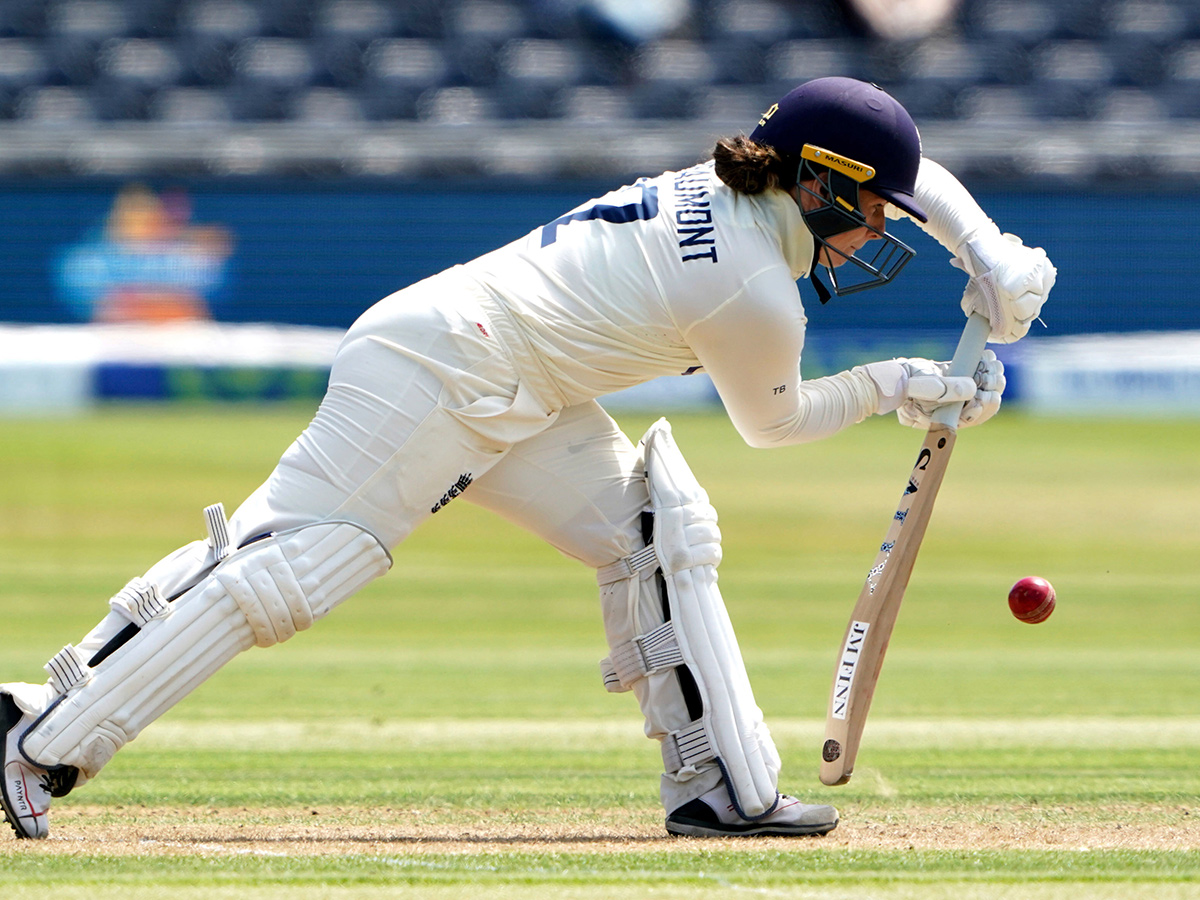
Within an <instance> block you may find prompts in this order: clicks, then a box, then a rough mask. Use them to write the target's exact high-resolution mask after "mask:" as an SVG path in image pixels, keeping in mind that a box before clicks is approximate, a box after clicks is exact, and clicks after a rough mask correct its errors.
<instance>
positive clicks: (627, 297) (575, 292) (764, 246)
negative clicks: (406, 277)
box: [459, 162, 877, 446]
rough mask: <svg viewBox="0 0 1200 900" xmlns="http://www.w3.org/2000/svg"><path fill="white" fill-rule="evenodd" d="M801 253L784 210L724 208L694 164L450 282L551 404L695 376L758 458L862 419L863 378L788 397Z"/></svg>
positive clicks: (796, 355) (787, 201) (754, 205)
mask: <svg viewBox="0 0 1200 900" xmlns="http://www.w3.org/2000/svg"><path fill="white" fill-rule="evenodd" d="M813 249H814V244H813V238H812V236H811V234H810V233H809V231H808V228H807V227H806V226H805V224H804V221H803V219H802V218H801V216H800V212H799V209H798V208H797V206H796V203H795V201H794V200H792V198H791V197H790V196H789V195H787V194H785V193H784V192H782V191H777V190H773V191H767V192H765V193H763V194H759V195H754V196H749V195H745V194H740V193H738V192H736V191H733V190H731V189H730V188H729V187H727V186H726V185H725V184H723V183H722V182H721V181H720V179H718V178H717V177H716V175H715V173H714V171H713V164H712V163H711V162H709V163H705V164H701V165H697V166H693V167H691V168H689V169H684V170H683V171H680V172H666V173H664V174H662V175H660V176H658V177H656V178H647V179H641V180H639V181H638V182H636V183H635V184H633V185H630V186H627V187H623V188H620V189H618V190H616V191H613V192H611V193H609V194H606V195H604V196H602V197H600V198H598V199H596V200H593V201H590V202H588V203H586V204H584V205H582V206H580V207H578V208H576V209H575V210H572V211H571V212H569V213H567V214H565V215H563V216H561V217H559V218H558V219H555V220H554V221H552V222H549V223H547V224H546V225H544V226H542V227H541V228H538V229H535V230H534V231H533V232H531V233H530V234H528V235H527V236H525V237H524V238H522V239H520V240H517V241H514V242H513V243H511V244H508V245H507V246H504V247H501V248H500V249H498V250H496V251H494V252H492V253H488V254H486V255H485V256H482V257H480V258H478V259H476V260H474V261H472V262H470V263H467V264H466V265H465V266H463V267H461V268H460V269H459V274H460V275H461V276H466V277H468V278H470V279H471V280H472V281H473V282H475V283H476V284H477V285H479V286H480V287H482V288H483V289H484V290H485V291H486V292H487V294H488V295H489V296H490V297H491V298H493V299H494V300H495V301H496V303H497V305H499V306H500V307H501V308H502V309H503V310H504V311H505V312H506V313H507V316H508V318H509V319H510V320H511V323H512V324H513V325H514V326H515V331H516V332H517V333H518V334H519V335H520V338H521V340H522V343H523V344H524V347H523V348H519V350H518V355H519V356H521V355H525V354H526V353H527V358H526V359H518V360H516V362H517V365H518V367H522V366H530V367H532V368H531V369H530V372H531V374H535V373H536V377H537V379H538V381H539V383H542V384H545V383H547V382H548V383H549V384H550V385H552V386H553V390H554V391H555V392H556V393H557V394H558V396H557V397H555V398H550V399H551V400H552V401H553V402H554V403H556V404H557V405H570V404H574V403H580V402H583V401H585V400H588V399H591V398H594V397H598V396H601V395H603V394H607V393H611V392H613V391H617V390H621V389H622V388H626V387H630V386H631V385H634V384H639V383H641V382H644V381H648V380H650V379H652V378H656V377H658V376H661V375H682V374H687V373H689V372H693V371H696V370H697V369H698V368H703V369H704V370H705V371H706V372H707V373H708V374H709V375H710V377H711V378H712V379H713V383H714V384H715V386H716V388H717V391H718V392H719V394H720V395H721V398H722V401H723V402H724V404H725V406H726V409H727V410H728V412H729V415H730V418H731V419H732V421H733V422H734V425H735V426H736V427H737V428H738V430H739V432H740V433H741V434H742V435H743V437H745V439H746V440H747V441H748V442H750V443H751V444H754V445H756V446H765V445H772V444H782V443H793V442H797V441H802V440H811V439H814V438H817V437H822V436H824V435H826V434H829V433H831V432H832V431H836V430H838V429H839V428H842V427H845V426H846V425H849V424H851V423H853V422H856V421H859V420H861V419H862V418H864V417H865V416H866V415H869V414H870V413H871V412H874V410H875V407H876V404H877V396H876V394H875V391H874V389H873V387H871V386H870V383H869V380H867V379H866V377H865V376H859V375H857V374H853V375H852V374H851V373H842V374H841V375H839V376H832V377H831V378H822V379H815V380H814V381H812V382H806V383H803V384H802V383H801V378H800V354H801V351H802V349H803V347H804V329H805V323H806V318H805V314H804V307H803V304H802V303H801V299H800V292H799V290H798V288H797V286H796V279H798V278H800V277H802V276H805V275H806V274H807V273H808V269H809V265H810V263H811V261H812V258H813ZM522 351H523V352H522Z"/></svg>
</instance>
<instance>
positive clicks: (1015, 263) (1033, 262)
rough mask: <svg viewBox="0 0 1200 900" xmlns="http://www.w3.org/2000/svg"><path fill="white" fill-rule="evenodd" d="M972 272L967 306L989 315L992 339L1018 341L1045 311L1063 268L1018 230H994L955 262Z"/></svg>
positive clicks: (960, 253) (969, 310)
mask: <svg viewBox="0 0 1200 900" xmlns="http://www.w3.org/2000/svg"><path fill="white" fill-rule="evenodd" d="M950 264H951V265H952V266H954V267H955V268H959V269H962V270H963V271H964V272H966V273H967V274H968V275H969V276H971V279H970V281H968V282H967V289H966V290H965V291H964V292H963V298H962V308H963V312H964V313H966V314H967V315H968V316H969V315H971V313H973V312H977V313H980V314H982V315H984V316H986V317H987V320H988V321H989V322H991V324H992V331H991V336H990V337H989V340H991V341H992V342H993V343H997V344H1011V343H1012V342H1013V341H1019V340H1020V339H1021V338H1023V337H1024V336H1025V335H1026V333H1027V332H1028V331H1029V326H1030V324H1031V323H1032V322H1033V320H1034V319H1036V318H1037V317H1038V315H1039V314H1040V313H1041V311H1042V304H1043V303H1045V302H1046V298H1047V297H1048V296H1049V294H1050V288H1052V287H1054V280H1055V278H1057V277H1058V270H1057V269H1055V268H1054V265H1053V263H1051V262H1050V259H1049V257H1047V256H1046V251H1045V250H1043V249H1042V248H1041V247H1026V246H1025V245H1024V244H1022V243H1021V239H1020V238H1019V237H1017V236H1016V235H1015V234H1003V235H1001V234H992V235H985V236H983V237H975V238H972V239H971V240H969V241H965V242H964V243H963V244H962V246H961V247H959V249H958V258H957V259H955V260H952V261H951V263H950Z"/></svg>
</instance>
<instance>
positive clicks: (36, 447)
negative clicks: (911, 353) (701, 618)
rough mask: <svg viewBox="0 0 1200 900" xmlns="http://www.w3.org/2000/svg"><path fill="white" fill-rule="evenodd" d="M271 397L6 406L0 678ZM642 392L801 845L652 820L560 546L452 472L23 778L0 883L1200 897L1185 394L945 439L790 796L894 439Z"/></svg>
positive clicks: (862, 560)
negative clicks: (174, 685) (662, 436)
mask: <svg viewBox="0 0 1200 900" xmlns="http://www.w3.org/2000/svg"><path fill="white" fill-rule="evenodd" d="M306 419H307V412H306V411H304V410H298V409H295V408H290V409H289V408H285V409H279V410H269V411H264V410H262V409H246V408H229V409H213V408H210V407H206V408H196V409H193V410H187V409H184V410H173V411H169V412H163V411H159V410H147V409H115V410H110V411H105V412H103V413H100V414H97V415H94V416H90V417H87V418H84V419H72V420H62V421H54V420H49V421H6V422H4V423H3V425H2V427H0V463H2V464H3V473H4V474H3V477H2V478H0V621H2V622H3V626H2V627H0V635H3V638H4V639H3V641H0V677H3V678H5V679H13V680H41V678H42V673H41V665H42V664H43V663H44V662H45V661H46V659H48V658H49V657H50V656H51V655H52V654H53V653H54V652H56V651H57V650H58V649H59V648H60V647H61V646H62V645H63V644H64V643H66V642H68V641H76V640H78V639H79V637H80V636H82V634H83V633H84V632H85V631H86V630H87V629H88V628H90V627H91V625H92V624H94V622H95V621H96V620H97V619H98V618H99V617H100V616H101V615H102V614H103V613H104V611H105V610H106V606H105V600H106V598H107V597H108V596H110V595H111V594H112V593H114V592H115V591H116V590H117V589H119V588H120V587H121V586H122V585H123V584H124V583H125V582H126V581H127V580H128V579H129V578H130V577H131V576H132V575H135V574H139V573H141V572H142V571H144V570H145V569H146V568H147V566H148V565H149V564H150V563H151V562H153V561H154V560H156V559H157V558H159V557H160V556H162V555H164V554H165V553H167V552H169V551H170V550H172V549H174V548H175V547H176V546H178V545H180V544H182V543H185V542H187V541H189V540H192V539H195V538H197V537H200V536H202V534H203V524H202V519H201V516H200V510H201V508H202V507H203V506H205V505H206V504H208V503H212V502H216V501H217V500H222V501H224V502H225V504H226V507H227V508H228V509H230V510H232V508H233V507H234V506H236V504H237V503H238V502H239V501H240V500H241V499H242V498H243V497H244V496H245V495H246V494H247V493H248V492H249V491H250V490H251V489H253V488H254V487H255V486H256V485H257V484H258V483H259V482H260V481H261V480H262V478H263V477H264V476H265V475H266V474H267V473H268V472H269V470H270V468H271V466H272V465H273V464H274V461H275V459H276V458H277V457H278V455H279V453H280V452H281V451H282V450H283V448H284V447H285V446H286V445H287V443H288V442H289V441H290V440H291V438H292V437H293V436H294V435H295V433H296V432H297V431H298V430H299V429H300V428H301V427H303V425H304V423H305V421H306ZM672 419H673V422H674V426H675V433H676V438H677V440H678V442H679V444H680V445H681V447H682V448H683V450H684V452H685V454H686V455H687V456H688V458H689V461H690V462H691V464H692V467H693V468H694V469H695V471H696V473H697V475H698V476H699V477H700V480H701V481H702V483H704V484H705V486H706V487H707V488H708V490H709V493H710V494H711V496H712V499H713V502H714V504H715V505H716V506H717V508H718V510H719V511H720V514H721V525H722V531H723V533H724V548H725V561H724V563H723V564H722V566H721V584H722V589H723V591H724V593H725V596H726V600H727V603H728V605H729V608H730V613H731V615H732V617H733V620H734V622H735V623H736V624H737V625H738V629H739V639H740V641H741V644H742V647H743V651H744V653H745V656H746V660H747V666H748V668H749V670H750V673H751V676H752V678H753V680H754V683H755V688H756V692H757V696H758V699H759V702H760V705H761V706H762V707H763V709H764V711H765V713H766V715H767V719H768V722H770V723H771V724H772V727H773V731H774V733H775V735H776V739H777V742H778V743H779V745H780V749H781V751H782V754H783V757H784V761H785V771H784V777H783V787H784V788H785V789H787V790H789V791H791V792H793V793H797V794H800V795H802V796H804V797H805V798H807V799H810V800H821V801H823V802H834V803H835V804H836V805H837V806H838V807H839V808H840V809H841V811H842V817H843V818H842V824H841V826H839V828H838V829H837V830H836V831H835V832H833V833H832V834H831V835H829V836H828V837H827V838H824V839H811V840H804V841H784V840H777V839H776V840H768V839H764V840H749V841H695V840H678V839H668V838H667V837H666V836H665V835H664V833H663V831H662V827H661V810H659V809H658V807H657V778H656V773H657V771H658V765H659V761H658V753H657V749H656V747H655V746H654V745H653V744H652V743H651V742H649V741H647V740H645V739H644V738H642V737H641V736H640V729H641V720H640V716H639V715H638V713H637V710H636V705H635V704H634V702H633V701H632V698H631V697H629V696H614V695H610V694H607V693H606V692H605V691H604V690H603V688H602V687H601V685H600V681H599V675H598V669H597V667H596V660H598V659H599V658H600V657H601V656H603V655H604V654H605V653H606V649H605V647H604V643H603V638H602V634H601V629H600V622H599V613H598V610H597V605H596V602H595V587H594V581H593V576H592V573H590V572H588V571H586V570H585V569H583V568H582V567H580V566H578V565H577V564H575V563H572V562H570V561H566V560H563V559H561V558H560V557H559V556H558V555H557V554H556V553H555V552H554V551H552V550H550V549H548V548H546V547H544V546H543V545H541V544H539V543H538V542H536V541H535V540H533V539H531V538H529V537H527V536H526V535H524V534H523V533H521V532H519V531H517V530H516V529H514V528H512V527H511V526H509V525H507V524H505V523H503V522H500V521H499V520H498V519H496V518H495V517H494V516H492V515H490V514H488V513H485V512H482V511H480V510H478V509H476V508H474V507H472V506H470V505H469V504H467V503H463V502H459V503H456V504H454V506H453V507H452V508H451V509H449V510H447V511H446V512H445V513H444V514H443V515H439V516H438V517H436V518H435V520H433V521H431V522H430V523H429V524H428V525H427V526H425V527H424V528H422V529H421V530H419V531H418V532H417V534H416V535H414V536H413V538H411V539H410V540H409V541H408V542H407V543H406V544H405V545H404V546H403V547H401V548H400V549H399V551H398V552H397V554H396V566H395V568H394V570H393V571H392V573H390V574H389V575H388V576H387V577H386V578H384V579H382V580H380V581H378V582H376V583H374V584H372V585H371V586H370V587H368V588H367V589H366V590H365V591H363V592H362V594H360V595H359V596H358V597H356V598H355V599H354V600H353V601H351V602H349V603H347V604H346V605H345V606H343V607H342V608H340V609H339V610H338V611H337V613H336V614H335V615H334V616H332V617H331V618H330V619H328V620H327V621H325V622H322V623H320V624H319V625H318V626H317V627H316V628H314V629H312V630H311V631H309V632H306V633H304V634H302V635H300V636H298V637H297V638H296V639H294V640H293V641H291V642H289V643H287V644H286V645H283V646H281V647H276V648H272V649H271V650H269V651H262V650H255V651H251V652H250V653H247V654H243V655H242V656H241V657H239V658H238V659H236V660H235V661H234V662H233V663H231V664H230V665H229V666H228V667H227V668H226V669H225V670H224V671H222V672H221V673H220V674H219V675H218V676H217V677H215V678H214V679H212V680H211V681H210V682H208V683H207V684H205V685H204V686H203V687H201V688H200V689H199V690H198V691H197V692H196V693H195V694H194V695H193V696H191V697H190V698H188V699H187V700H186V701H185V702H184V703H183V704H181V705H180V706H179V707H177V708H176V709H174V710H173V711H172V712H171V713H170V714H169V715H168V716H167V717H166V718H165V719H164V720H163V721H162V722H160V723H158V724H157V725H156V726H154V727H153V728H151V729H149V730H148V731H147V732H146V734H145V735H143V736H142V737H141V738H139V739H138V741H136V742H135V743H134V744H132V745H131V746H130V747H129V748H127V749H126V750H125V751H123V752H122V753H121V754H120V755H119V756H118V757H117V759H116V760H114V762H113V763H112V764H111V765H110V766H109V767H108V768H107V769H106V770H105V772H104V774H103V775H102V776H101V777H100V778H98V779H97V780H96V781H95V782H94V783H92V784H89V785H87V786H86V787H85V788H82V789H80V790H78V791H76V792H75V793H73V794H72V795H71V796H70V797H68V798H66V799H64V800H61V801H58V802H56V804H55V806H54V808H53V813H52V819H53V824H52V836H51V839H50V840H48V841H45V842H39V843H32V842H17V841H15V840H13V839H11V835H10V834H9V833H7V832H6V833H5V835H4V836H3V837H0V856H2V857H3V864H2V865H0V891H2V892H3V893H4V895H5V896H6V897H22V898H23V897H39V898H40V897H46V896H51V895H52V896H54V897H56V898H74V897H81V898H82V897H87V898H95V897H100V896H117V895H120V896H122V897H132V896H140V895H141V894H146V895H151V894H153V895H162V894H164V893H165V894H166V895H167V896H170V897H172V898H175V897H180V898H191V897H225V896H230V897H232V896H235V895H236V896H238V897H248V898H258V897H269V896H270V897H273V896H283V895H286V896H288V897H296V898H308V897H314V898H316V897H338V898H342V897H346V898H374V897H384V896H389V897H390V896H397V895H398V894H401V895H402V896H405V897H420V898H451V897H468V896H469V897H479V896H487V897H497V898H508V897H514V898H515V897H563V898H576V897H577V898H587V900H592V898H606V897H611V896H613V895H614V894H615V893H618V891H620V892H621V893H623V894H625V893H627V894H628V895H630V896H639V897H653V898H675V897H679V898H696V897H703V898H707V897H716V896H727V895H728V894H729V893H730V892H731V891H738V892H750V893H751V894H761V895H764V896H769V897H827V896H830V895H831V894H836V895H838V896H843V897H847V898H854V897H872V898H875V897H879V898H909V897H922V898H924V897H931V898H942V897H946V898H950V897H954V898H973V897H989V898H991V897H1014V898H1016V897H1020V898H1033V900H1041V898H1065V897H1072V898H1074V897H1097V898H1109V897H1112V898H1117V897H1121V898H1126V897H1134V898H1141V897H1146V898H1149V897H1151V896H1153V897H1154V898H1156V900H1162V898H1175V897H1200V824H1198V823H1197V819H1198V818H1200V801H1198V797H1200V774H1198V771H1197V769H1198V767H1197V765H1196V759H1197V752H1198V751H1200V691H1197V689H1196V688H1197V685H1198V684H1200V680H1198V676H1200V655H1198V654H1197V652H1196V647H1197V643H1198V642H1200V641H1198V639H1200V606H1198V605H1197V602H1196V600H1197V587H1196V586H1197V583H1198V581H1200V578H1198V576H1200V561H1198V560H1200V553H1198V552H1197V548H1200V520H1198V519H1197V516H1196V513H1195V511H1196V509H1198V508H1200V478H1198V477H1197V474H1198V472H1197V464H1196V448H1197V447H1200V423H1198V422H1112V421H1104V422H1101V421H1090V420H1088V421H1084V420H1080V421H1047V420H1039V419H1033V418H1028V417H1025V416H1022V415H1020V414H1018V413H1014V412H1010V411H1008V410H1006V411H1005V412H1004V413H1003V414H1002V415H1001V416H1000V417H998V419H997V420H994V421H993V422H992V423H989V424H988V425H987V426H986V427H985V428H981V429H978V430H971V431H967V432H964V434H963V435H962V436H961V438H960V440H959V443H958V448H957V450H956V454H955V458H954V460H953V462H952V463H951V466H950V471H949V473H948V475H947V477H946V482H945V484H944V486H943V488H942V494H941V497H940V498H939V500H938V509H937V511H936V512H935V514H934V518H933V522H932V524H931V526H930V528H929V532H928V534H927V536H926V539H925V545H924V547H923V549H922V554H921V558H920V559H919V560H918V562H917V566H916V570H915V572H914V575H913V580H912V583H911V584H910V587H909V591H908V596H907V599H906V601H905V607H904V609H903V611H902V613H901V616H900V622H899V624H898V625H897V628H896V632H895V635H894V638H893V641H892V647H891V650H890V651H889V654H888V659H887V664H886V666H885V668H884V673H883V678H882V681H881V683H880V687H879V690H878V692H877V695H876V698H875V703H874V706H873V709H872V719H871V722H870V723H869V724H868V727H867V732H866V736H865V740H864V745H863V749H862V751H861V753H860V755H859V759H858V766H857V769H856V772H855V776H854V779H853V780H852V781H851V782H850V784H848V785H845V786H843V787H839V788H825V787H823V786H821V785H820V784H819V782H818V781H817V764H818V752H819V747H820V742H821V732H822V720H823V717H824V711H825V701H826V691H827V688H828V680H829V677H830V674H831V672H832V667H833V662H834V658H835V656H836V653H837V650H838V644H839V641H840V638H841V635H842V630H843V629H844V627H845V623H846V617H847V615H848V614H849V611H850V608H851V606H852V605H853V601H854V598H855V597H856V596H857V594H858V591H859V588H860V587H861V584H862V580H863V578H864V577H865V575H866V570H867V568H869V566H870V564H871V562H872V560H873V558H874V554H875V549H876V548H877V545H878V542H879V540H880V538H881V537H882V535H883V533H884V531H885V530H886V525H887V521H888V518H889V516H890V515H891V513H892V511H893V510H894V509H895V505H896V501H897V500H898V499H899V494H900V489H901V487H902V486H903V484H904V480H905V478H906V477H907V474H908V470H909V468H910V466H911V464H912V459H913V455H914V454H915V452H916V450H917V448H918V447H919V445H920V436H919V435H918V434H917V433H916V432H913V431H910V430H908V429H903V428H899V427H897V426H896V425H895V424H894V422H888V421H882V420H880V421H872V422H868V423H865V424H864V425H862V426H859V427H857V428H854V429H851V430H849V431H848V432H846V433H844V434H842V435H839V436H837V437H835V438H833V439H830V440H828V441H825V442H822V443H820V444H814V445H811V446H807V447H794V448H787V449H782V450H775V451H756V450H751V449H749V448H747V447H745V446H744V445H743V444H742V443H741V442H740V440H739V439H738V438H737V436H736V435H735V434H734V432H733V430H732V428H731V427H730V425H729V424H728V422H727V420H726V419H724V418H723V417H721V416H682V415H681V416H673V417H672ZM649 421H650V419H649V418H645V417H632V416H631V417H626V418H624V419H623V420H622V424H623V425H624V426H625V428H626V431H627V433H629V434H631V435H633V436H636V435H638V434H640V433H641V431H642V430H643V429H644V428H645V426H646V425H648V424H649ZM1028 574H1040V575H1043V576H1045V577H1047V578H1049V579H1050V580H1051V581H1053V582H1054V584H1055V587H1056V588H1057V591H1058V596H1059V604H1058V610H1057V611H1056V612H1055V614H1054V616H1053V617H1052V618H1051V619H1050V620H1049V621H1048V622H1046V623H1045V624H1043V625H1039V626H1036V627H1031V626H1028V625H1023V624H1021V623H1019V622H1017V621H1016V620H1015V619H1013V618H1012V617H1011V616H1010V615H1009V613H1008V609H1007V606H1006V604H1005V595H1006V593H1007V590H1008V587H1009V585H1011V584H1012V583H1013V582H1014V581H1016V580H1017V578H1019V577H1021V576H1023V575H1028ZM400 889H402V890H400ZM51 891H52V892H53V893H52V894H51V893H50V892H51Z"/></svg>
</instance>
